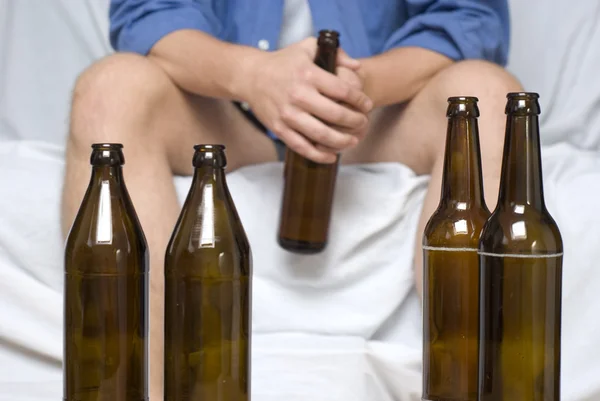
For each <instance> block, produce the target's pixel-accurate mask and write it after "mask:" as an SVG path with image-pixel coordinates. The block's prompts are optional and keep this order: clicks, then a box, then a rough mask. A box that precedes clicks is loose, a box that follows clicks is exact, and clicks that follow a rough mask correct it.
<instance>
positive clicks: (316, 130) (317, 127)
mask: <svg viewBox="0 0 600 401" xmlns="http://www.w3.org/2000/svg"><path fill="white" fill-rule="evenodd" d="M281 118H282V120H283V122H284V123H285V124H286V125H287V126H288V127H290V128H291V129H293V130H294V131H296V132H298V133H299V134H301V135H303V136H305V137H306V138H307V139H309V140H312V141H313V142H316V143H319V144H321V145H325V146H327V147H328V148H332V149H338V150H341V149H345V148H347V147H350V146H354V145H356V143H357V139H356V138H354V137H353V136H352V135H350V134H344V133H341V132H339V131H336V130H334V129H332V128H330V127H328V126H327V125H326V124H324V123H323V122H321V121H319V120H318V119H316V118H315V117H313V116H311V115H310V114H308V113H306V112H304V111H302V110H300V109H297V108H295V107H288V108H287V109H285V110H284V112H283V113H282V115H281Z"/></svg>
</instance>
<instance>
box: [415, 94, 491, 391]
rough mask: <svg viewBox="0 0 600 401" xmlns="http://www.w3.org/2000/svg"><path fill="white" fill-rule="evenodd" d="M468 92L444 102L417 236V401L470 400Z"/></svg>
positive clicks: (472, 172) (473, 224)
mask: <svg viewBox="0 0 600 401" xmlns="http://www.w3.org/2000/svg"><path fill="white" fill-rule="evenodd" d="M477 101H478V100H477V98H475V97H451V98H449V99H448V110H447V117H448V131H447V135H446V151H445V155H444V170H443V176H442V193H441V198H440V203H439V205H438V208H437V209H436V211H435V212H434V213H433V215H432V216H431V218H430V219H429V221H428V223H427V225H426V227H425V232H424V235H423V275H424V276H423V395H422V398H423V400H430V401H456V400H460V401H477V373H478V367H477V363H478V337H479V335H478V330H479V260H478V257H477V246H478V244H479V235H480V234H481V229H482V227H483V225H484V223H485V221H486V220H487V218H488V217H489V215H490V212H489V210H488V208H487V206H486V204H485V200H484V197H483V178H482V172H481V156H480V151H479V131H478V125H477V118H478V117H479V109H478V107H477Z"/></svg>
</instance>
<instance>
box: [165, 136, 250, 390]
mask: <svg viewBox="0 0 600 401" xmlns="http://www.w3.org/2000/svg"><path fill="white" fill-rule="evenodd" d="M194 148H195V153H194V158H193V165H194V167H195V171H194V177H193V181H192V186H191V188H190V191H189V194H188V196H187V199H186V201H185V203H184V205H183V209H182V211H181V214H180V216H179V219H178V221H177V224H176V226H175V229H174V231H173V235H172V237H171V240H170V242H169V245H168V247H167V253H166V258H165V401H185V400H214V401H247V400H249V399H250V339H251V325H250V316H251V274H252V271H251V270H252V257H251V251H250V245H249V242H248V239H247V237H246V233H245V231H244V228H243V227H242V223H241V222H240V218H239V216H238V214H237V211H236V208H235V205H234V203H233V200H232V198H231V195H230V193H229V189H228V187H227V182H226V179H225V166H226V164H227V162H226V158H225V147H224V146H222V145H197V146H195V147H194Z"/></svg>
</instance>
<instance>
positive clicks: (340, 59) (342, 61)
mask: <svg viewBox="0 0 600 401" xmlns="http://www.w3.org/2000/svg"><path fill="white" fill-rule="evenodd" d="M337 65H338V66H339V67H346V68H349V69H351V70H358V69H359V68H360V61H358V60H357V59H355V58H352V57H350V56H349V55H348V53H346V52H345V51H344V50H343V49H341V48H340V49H338V52H337Z"/></svg>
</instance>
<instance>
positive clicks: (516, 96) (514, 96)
mask: <svg viewBox="0 0 600 401" xmlns="http://www.w3.org/2000/svg"><path fill="white" fill-rule="evenodd" d="M506 98H507V99H508V100H520V99H523V100H537V99H539V98H540V95H539V94H538V93H535V92H510V93H508V94H507V95H506Z"/></svg>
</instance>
